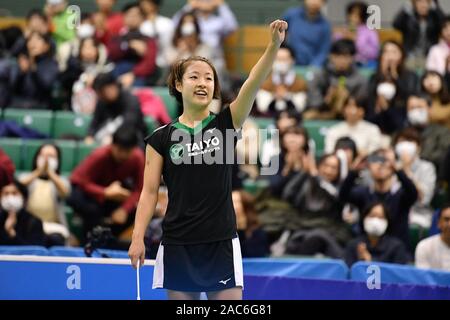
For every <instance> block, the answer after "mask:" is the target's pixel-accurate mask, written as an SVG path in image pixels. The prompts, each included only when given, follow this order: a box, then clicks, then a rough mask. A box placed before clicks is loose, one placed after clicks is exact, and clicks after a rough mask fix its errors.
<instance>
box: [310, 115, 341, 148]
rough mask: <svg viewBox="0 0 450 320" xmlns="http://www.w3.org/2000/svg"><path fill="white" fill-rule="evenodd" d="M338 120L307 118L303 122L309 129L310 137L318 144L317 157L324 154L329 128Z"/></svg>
mask: <svg viewBox="0 0 450 320" xmlns="http://www.w3.org/2000/svg"><path fill="white" fill-rule="evenodd" d="M338 122H339V121H337V120H307V121H304V122H303V126H304V127H305V129H306V130H307V131H308V134H309V138H310V139H313V140H314V142H315V144H316V146H315V147H316V156H317V157H320V156H321V155H322V154H323V151H324V148H325V135H326V132H327V129H328V128H329V127H331V126H332V125H335V124H336V123H338Z"/></svg>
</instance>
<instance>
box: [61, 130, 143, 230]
mask: <svg viewBox="0 0 450 320" xmlns="http://www.w3.org/2000/svg"><path fill="white" fill-rule="evenodd" d="M137 143H138V141H137V136H136V134H135V132H134V129H133V128H132V127H129V126H122V127H121V128H119V129H118V130H117V131H116V132H115V133H114V135H113V143H112V145H109V146H105V147H101V148H98V149H96V150H95V151H94V152H93V153H92V154H90V155H89V156H88V157H87V158H86V159H85V160H84V161H83V162H82V163H81V164H80V165H78V167H76V168H75V170H74V171H73V172H72V175H71V176H70V182H71V183H72V193H71V194H70V196H69V198H68V199H67V203H68V205H69V206H71V207H72V208H73V209H74V211H75V212H76V213H78V214H79V215H81V217H82V218H83V225H84V231H85V234H86V233H87V232H88V231H90V230H92V229H93V228H94V227H95V226H97V225H103V226H110V227H111V231H112V233H113V235H114V236H119V235H120V234H121V233H122V231H124V230H125V229H126V228H128V227H129V226H130V225H131V224H132V223H133V221H134V213H135V210H136V205H137V202H138V199H139V194H140V192H141V189H142V179H143V178H142V177H143V174H144V153H143V151H142V150H141V149H139V148H138V147H137Z"/></svg>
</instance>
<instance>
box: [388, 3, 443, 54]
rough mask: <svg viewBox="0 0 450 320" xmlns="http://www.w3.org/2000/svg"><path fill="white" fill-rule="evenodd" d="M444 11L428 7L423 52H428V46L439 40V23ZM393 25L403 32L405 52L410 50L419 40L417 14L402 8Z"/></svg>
mask: <svg viewBox="0 0 450 320" xmlns="http://www.w3.org/2000/svg"><path fill="white" fill-rule="evenodd" d="M444 17H445V15H444V13H443V12H442V11H441V10H440V9H430V11H429V13H428V17H427V19H426V23H427V27H426V38H427V44H426V46H427V48H426V52H424V54H427V53H428V50H429V49H430V47H431V46H432V45H434V44H436V43H437V42H438V40H439V35H440V32H441V23H442V21H443V20H444ZM392 25H393V27H394V28H395V29H397V30H399V31H400V32H401V33H402V34H403V46H404V47H405V51H406V52H412V51H413V50H414V48H415V47H416V45H417V43H418V42H419V35H420V25H419V19H418V17H417V14H415V12H413V11H408V10H405V9H402V10H401V11H400V12H399V13H398V14H397V16H396V17H395V19H394V22H393V24H392Z"/></svg>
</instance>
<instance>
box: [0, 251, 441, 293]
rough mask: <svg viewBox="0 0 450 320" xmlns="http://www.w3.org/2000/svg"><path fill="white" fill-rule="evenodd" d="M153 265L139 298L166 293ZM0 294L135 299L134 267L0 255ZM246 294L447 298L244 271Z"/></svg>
mask: <svg viewBox="0 0 450 320" xmlns="http://www.w3.org/2000/svg"><path fill="white" fill-rule="evenodd" d="M152 279H153V266H152V265H150V261H146V264H145V265H144V266H143V267H142V268H141V269H140V280H141V281H140V284H141V286H140V289H141V299H143V300H145V299H152V300H162V299H166V298H167V296H166V292H165V290H153V289H151V286H152ZM0 284H1V285H0V299H2V300H4V299H7V300H10V299H19V300H22V299H57V300H78V299H82V300H91V299H99V300H103V299H109V300H118V299H120V300H135V299H136V293H137V287H136V270H134V269H133V268H131V266H130V263H129V260H128V259H94V258H73V257H72V258H69V257H31V258H30V257H20V256H17V257H12V256H9V257H7V256H0ZM244 298H245V299H247V300H250V299H251V300H253V299H260V300H268V299H273V300H281V299H282V300H296V299H302V300H304V299H317V300H330V299H333V300H347V299H358V300H366V299H382V300H392V299H450V288H449V287H439V286H423V285H411V284H384V283H383V284H382V285H381V287H379V288H372V289H371V288H370V286H369V285H368V284H367V283H366V282H360V281H350V280H330V279H325V280H324V279H301V278H292V277H279V276H261V275H260V276H255V275H245V277H244Z"/></svg>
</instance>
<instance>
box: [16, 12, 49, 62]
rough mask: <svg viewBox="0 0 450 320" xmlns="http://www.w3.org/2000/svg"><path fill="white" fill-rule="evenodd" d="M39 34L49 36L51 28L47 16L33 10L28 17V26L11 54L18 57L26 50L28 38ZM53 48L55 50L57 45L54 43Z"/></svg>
mask: <svg viewBox="0 0 450 320" xmlns="http://www.w3.org/2000/svg"><path fill="white" fill-rule="evenodd" d="M33 32H38V33H40V34H49V33H50V28H49V23H48V19H47V16H46V15H45V14H44V13H43V12H42V11H41V10H39V9H31V10H30V11H29V12H28V13H27V16H26V25H25V29H24V30H23V34H22V36H20V37H19V38H18V39H17V40H16V41H15V42H14V44H13V46H12V47H11V54H12V55H13V56H18V55H19V54H20V53H21V52H23V51H24V50H25V49H26V46H27V38H28V37H29V36H30V34H31V33H33ZM52 47H53V49H55V48H56V47H55V43H54V42H53V41H52Z"/></svg>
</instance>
